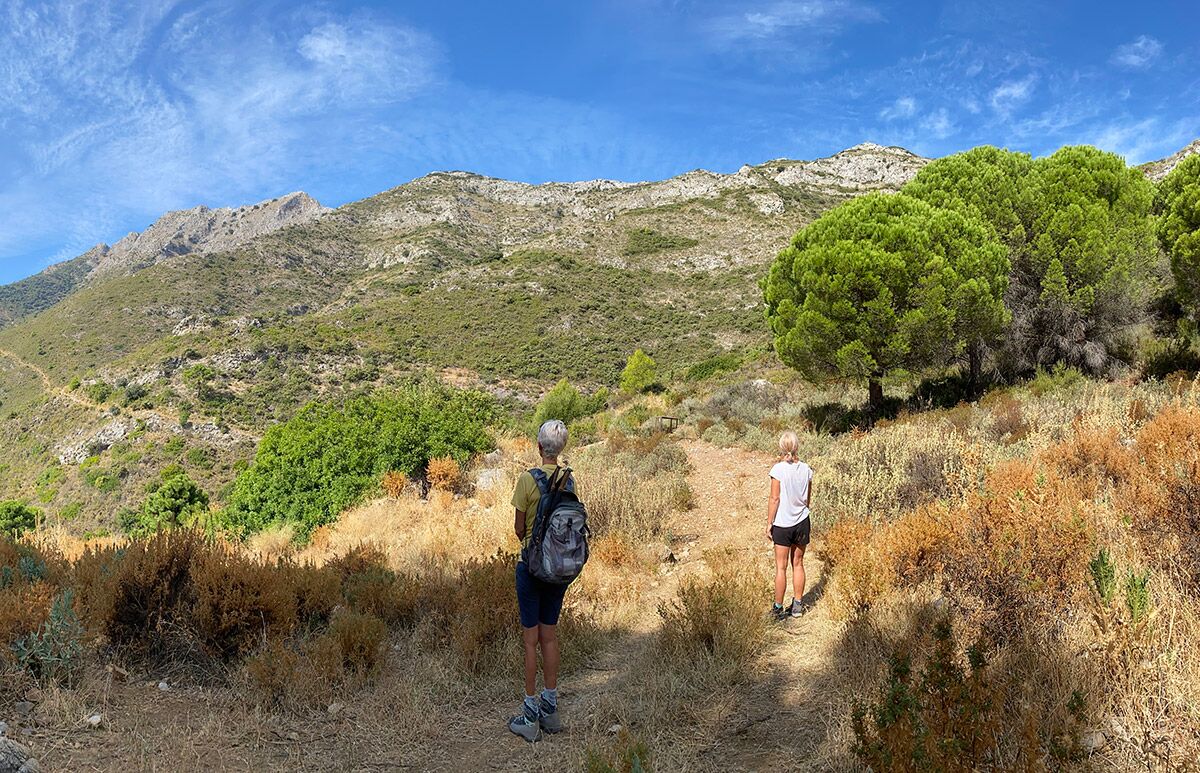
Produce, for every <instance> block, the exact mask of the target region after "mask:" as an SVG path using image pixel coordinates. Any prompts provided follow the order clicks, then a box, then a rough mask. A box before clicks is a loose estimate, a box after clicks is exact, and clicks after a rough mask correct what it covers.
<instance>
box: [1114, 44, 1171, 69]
mask: <svg viewBox="0 0 1200 773" xmlns="http://www.w3.org/2000/svg"><path fill="white" fill-rule="evenodd" d="M1162 52H1163V45H1162V43H1160V42H1158V41H1157V40H1155V39H1154V38H1152V37H1150V36H1149V35H1138V36H1137V38H1135V39H1134V40H1132V41H1130V42H1128V43H1125V44H1123V45H1120V46H1117V48H1116V50H1115V51H1113V54H1112V57H1111V58H1110V59H1109V61H1111V62H1112V63H1113V64H1115V65H1116V66H1118V67H1124V68H1126V69H1130V70H1144V69H1146V68H1147V67H1149V66H1150V65H1152V64H1154V63H1155V62H1156V61H1158V59H1159V57H1161V56H1162Z"/></svg>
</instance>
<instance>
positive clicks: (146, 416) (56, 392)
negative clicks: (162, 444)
mask: <svg viewBox="0 0 1200 773" xmlns="http://www.w3.org/2000/svg"><path fill="white" fill-rule="evenodd" d="M0 356H3V357H6V358H8V359H9V360H12V361H13V362H14V363H16V364H17V365H19V366H21V367H23V368H25V369H27V370H30V371H32V372H33V373H34V374H35V375H37V377H38V379H40V380H41V382H42V389H43V390H44V391H45V392H46V393H47V394H49V395H52V396H54V397H59V398H61V399H63V400H66V401H67V402H70V403H74V404H75V405H78V406H80V407H81V408H86V409H88V410H92V411H96V412H97V413H101V414H103V413H107V411H108V408H107V407H106V406H105V405H103V404H101V403H98V402H96V401H95V400H92V399H91V398H89V397H87V396H86V395H84V394H82V393H80V392H78V391H72V390H70V389H67V388H66V387H64V386H60V385H58V384H56V383H54V380H53V379H51V378H50V374H49V373H47V372H46V371H45V370H44V369H42V368H41V366H39V365H38V364H37V363H33V362H30V361H29V360H26V359H25V358H23V357H21V355H19V354H17V353H16V352H13V351H10V350H8V349H3V348H0ZM126 414H127V415H128V416H130V417H132V418H134V419H140V420H142V421H145V422H147V423H150V424H153V425H155V426H158V427H170V426H172V425H173V424H174V425H177V424H178V422H176V421H175V420H174V419H172V418H170V417H169V416H166V415H165V414H163V413H161V412H159V411H156V410H154V409H153V408H136V409H131V410H127V411H126ZM207 421H209V422H210V423H211V424H212V425H213V426H216V422H215V421H213V420H212V419H211V418H208V419H207ZM180 429H181V431H183V428H180ZM223 432H224V434H225V435H228V437H229V439H230V440H232V441H233V442H239V443H240V442H246V443H257V442H258V441H259V440H261V439H262V438H261V437H260V436H259V435H256V434H254V433H252V432H247V431H246V430H243V429H240V428H238V427H228V428H225V429H224V430H223Z"/></svg>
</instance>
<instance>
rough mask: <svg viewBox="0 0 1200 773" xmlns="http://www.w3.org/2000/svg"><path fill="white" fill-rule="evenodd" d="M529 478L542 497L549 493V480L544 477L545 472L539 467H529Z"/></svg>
mask: <svg viewBox="0 0 1200 773" xmlns="http://www.w3.org/2000/svg"><path fill="white" fill-rule="evenodd" d="M529 476H530V477H531V478H533V482H534V483H536V484H537V487H538V490H539V491H541V492H542V496H546V495H547V494H549V493H550V479H549V478H548V477H546V471H545V470H543V469H542V468H541V467H531V468H529Z"/></svg>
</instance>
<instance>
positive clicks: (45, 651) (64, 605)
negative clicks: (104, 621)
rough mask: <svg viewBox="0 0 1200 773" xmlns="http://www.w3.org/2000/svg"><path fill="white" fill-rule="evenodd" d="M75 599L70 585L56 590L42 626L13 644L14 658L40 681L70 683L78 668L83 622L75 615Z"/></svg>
mask: <svg viewBox="0 0 1200 773" xmlns="http://www.w3.org/2000/svg"><path fill="white" fill-rule="evenodd" d="M74 601H75V594H74V591H72V590H71V589H70V588H67V589H66V590H64V591H62V592H61V593H59V594H58V596H57V597H55V599H54V604H53V605H52V606H51V607H50V616H49V619H47V620H46V622H45V623H44V624H43V625H42V627H41V628H40V629H38V630H37V631H36V632H34V633H31V634H28V635H26V636H24V637H22V638H20V639H18V640H17V641H16V642H15V643H14V644H13V651H14V653H15V654H16V656H17V661H18V662H19V663H20V664H21V666H22V667H24V668H25V669H26V670H27V671H29V672H30V673H31V674H33V676H35V677H36V678H38V679H40V680H44V681H51V682H63V683H67V684H70V683H71V682H72V681H73V679H74V676H75V674H76V672H77V671H78V669H79V665H80V659H81V657H82V655H83V625H82V624H81V623H80V622H79V616H78V615H76V614H75V608H74Z"/></svg>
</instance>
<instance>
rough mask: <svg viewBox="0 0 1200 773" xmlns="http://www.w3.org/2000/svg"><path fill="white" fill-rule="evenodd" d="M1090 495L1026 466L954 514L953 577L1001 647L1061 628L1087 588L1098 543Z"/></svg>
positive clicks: (949, 570) (1011, 469)
mask: <svg viewBox="0 0 1200 773" xmlns="http://www.w3.org/2000/svg"><path fill="white" fill-rule="evenodd" d="M1091 512H1092V507H1091V504H1090V503H1089V502H1088V501H1087V496H1086V487H1085V486H1084V485H1082V484H1081V483H1080V482H1079V481H1077V480H1075V479H1071V478H1067V479H1064V478H1059V477H1057V476H1055V475H1054V474H1053V472H1052V471H1050V472H1049V474H1048V471H1047V470H1046V469H1045V468H1039V467H1035V466H1034V465H1033V464H1032V463H1030V462H1027V461H1011V462H1005V463H1002V464H999V465H997V466H996V467H995V468H994V469H993V470H992V472H991V473H990V474H989V475H988V477H987V480H986V482H985V490H984V493H982V494H977V495H974V496H972V497H971V498H970V499H969V500H968V502H967V504H966V506H965V507H964V508H962V509H959V510H957V511H955V512H952V513H950V518H949V520H948V526H949V528H950V530H951V533H952V534H953V538H952V539H950V540H949V541H948V543H947V551H946V556H945V569H946V574H947V576H948V578H949V580H950V584H951V587H952V588H954V589H955V592H956V593H959V594H960V595H963V596H966V597H969V599H970V600H969V601H968V600H967V599H964V601H967V603H968V605H970V602H971V601H974V602H976V604H977V605H978V611H979V613H980V621H979V622H980V623H981V624H982V625H984V626H985V629H986V630H987V631H988V633H989V634H990V635H991V636H993V637H995V638H996V640H1004V639H1006V638H1008V637H1011V636H1013V635H1015V634H1016V633H1017V632H1020V631H1027V630H1028V629H1030V628H1031V627H1033V626H1037V625H1039V624H1042V625H1051V626H1053V625H1059V624H1061V623H1062V621H1063V615H1062V613H1063V611H1064V610H1065V609H1067V608H1069V607H1070V606H1071V604H1072V602H1073V601H1074V600H1076V597H1077V596H1078V594H1079V593H1080V591H1081V589H1082V588H1084V583H1085V577H1086V576H1087V572H1088V560H1089V558H1090V556H1091V552H1092V551H1091V547H1092V544H1093V541H1094V527H1093V524H1092V523H1091V521H1090V520H1089V515H1090V514H1091Z"/></svg>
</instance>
